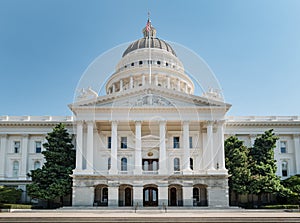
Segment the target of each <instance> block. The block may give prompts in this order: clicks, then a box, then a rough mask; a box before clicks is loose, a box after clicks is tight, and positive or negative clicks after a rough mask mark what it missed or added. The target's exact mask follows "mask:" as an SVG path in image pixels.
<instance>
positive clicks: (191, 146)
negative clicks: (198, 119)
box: [189, 136, 193, 149]
mask: <svg viewBox="0 0 300 223" xmlns="http://www.w3.org/2000/svg"><path fill="white" fill-rule="evenodd" d="M189 139H190V149H192V148H193V137H192V136H190V138H189Z"/></svg>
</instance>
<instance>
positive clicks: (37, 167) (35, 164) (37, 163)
mask: <svg viewBox="0 0 300 223" xmlns="http://www.w3.org/2000/svg"><path fill="white" fill-rule="evenodd" d="M40 167H41V163H40V161H35V162H34V165H33V168H34V169H35V170H36V169H39V168H40Z"/></svg>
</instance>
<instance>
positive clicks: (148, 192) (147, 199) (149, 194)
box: [143, 187, 158, 207]
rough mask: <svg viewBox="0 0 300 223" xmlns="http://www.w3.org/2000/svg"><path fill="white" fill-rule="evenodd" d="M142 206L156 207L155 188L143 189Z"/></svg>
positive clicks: (156, 196) (156, 194)
mask: <svg viewBox="0 0 300 223" xmlns="http://www.w3.org/2000/svg"><path fill="white" fill-rule="evenodd" d="M143 199H144V206H145V207H151V206H157V205H158V193H157V188H155V187H146V188H144V196H143Z"/></svg>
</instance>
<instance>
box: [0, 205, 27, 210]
mask: <svg viewBox="0 0 300 223" xmlns="http://www.w3.org/2000/svg"><path fill="white" fill-rule="evenodd" d="M0 208H1V209H31V208H32V205H30V204H0Z"/></svg>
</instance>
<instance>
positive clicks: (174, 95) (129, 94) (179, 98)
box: [70, 87, 230, 109]
mask: <svg viewBox="0 0 300 223" xmlns="http://www.w3.org/2000/svg"><path fill="white" fill-rule="evenodd" d="M70 107H71V109H72V108H75V107H94V108H101V107H103V108H120V107H121V108H122V107H130V108H153V107H157V108H159V107H165V108H168V107H169V108H172V107H176V108H178V107H209V108H212V107H223V108H224V107H228V108H229V107H230V105H229V104H226V103H224V102H222V101H216V100H212V99H209V98H205V97H200V96H195V95H189V94H186V93H183V92H176V91H173V90H170V89H161V88H158V87H151V88H150V87H148V88H140V89H132V90H128V91H124V92H121V93H116V94H110V95H105V96H99V97H97V98H94V99H91V100H86V101H79V102H76V103H74V104H72V105H70Z"/></svg>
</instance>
